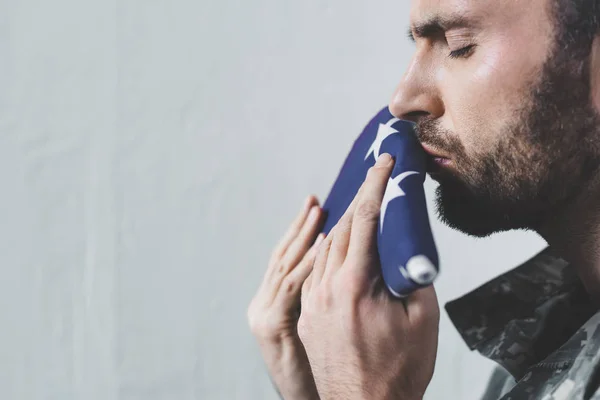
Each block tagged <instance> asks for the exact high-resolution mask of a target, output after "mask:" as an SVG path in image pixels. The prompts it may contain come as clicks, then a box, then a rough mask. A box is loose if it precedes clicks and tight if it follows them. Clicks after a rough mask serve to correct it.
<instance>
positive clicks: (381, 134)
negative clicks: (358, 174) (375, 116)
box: [365, 118, 400, 160]
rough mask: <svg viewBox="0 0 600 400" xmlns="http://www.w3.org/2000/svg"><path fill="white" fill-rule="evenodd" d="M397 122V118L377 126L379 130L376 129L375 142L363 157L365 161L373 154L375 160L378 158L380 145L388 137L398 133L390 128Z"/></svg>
mask: <svg viewBox="0 0 600 400" xmlns="http://www.w3.org/2000/svg"><path fill="white" fill-rule="evenodd" d="M398 121H400V120H399V119H398V118H392V119H390V120H389V121H388V122H387V123H386V124H385V125H384V124H381V123H380V124H379V129H377V136H376V137H375V141H374V142H373V144H372V145H371V147H370V148H369V151H368V152H367V155H366V156H365V160H366V159H367V158H369V156H370V155H371V154H372V153H375V159H376V160H377V159H378V158H379V151H380V149H381V144H382V143H383V141H384V140H385V139H386V138H387V137H388V136H390V135H393V134H394V133H398V131H397V130H396V129H394V128H393V127H392V125H393V124H395V123H396V122H398Z"/></svg>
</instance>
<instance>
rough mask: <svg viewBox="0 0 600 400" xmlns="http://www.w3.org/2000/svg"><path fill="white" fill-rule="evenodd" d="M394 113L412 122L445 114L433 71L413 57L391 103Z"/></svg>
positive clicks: (390, 107)
mask: <svg viewBox="0 0 600 400" xmlns="http://www.w3.org/2000/svg"><path fill="white" fill-rule="evenodd" d="M389 109H390V112H391V113H392V115H394V116H395V117H396V118H400V119H405V120H408V121H412V122H419V120H421V119H436V118H440V117H441V116H442V115H443V114H444V104H443V102H442V99H441V97H440V95H439V91H438V89H437V88H436V84H435V80H434V76H433V73H432V72H431V71H428V69H427V68H425V66H423V65H419V61H418V59H413V61H412V62H411V64H410V66H409V68H408V69H407V70H406V72H405V73H404V76H403V77H402V80H401V81H400V83H399V84H398V86H397V87H396V90H395V92H394V95H393V97H392V100H391V102H390V104H389Z"/></svg>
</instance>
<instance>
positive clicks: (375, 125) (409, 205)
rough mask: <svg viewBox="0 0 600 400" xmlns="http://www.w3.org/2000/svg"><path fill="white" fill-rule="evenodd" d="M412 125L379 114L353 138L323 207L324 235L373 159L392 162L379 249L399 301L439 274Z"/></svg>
mask: <svg viewBox="0 0 600 400" xmlns="http://www.w3.org/2000/svg"><path fill="white" fill-rule="evenodd" d="M414 129H415V126H414V124H413V123H411V122H409V121H403V120H399V119H397V118H395V117H394V116H393V115H392V114H391V113H390V111H389V109H388V108H387V107H385V108H384V109H383V110H381V111H380V112H379V113H378V114H377V115H376V116H375V117H374V118H373V119H372V120H371V121H370V122H369V123H368V124H367V126H366V127H365V129H364V130H363V132H362V133H361V134H360V136H359V137H358V138H357V139H356V140H355V142H354V145H353V146H352V149H351V151H350V153H349V154H348V156H347V158H346V160H345V162H344V164H343V166H342V169H341V171H340V172H339V175H338V177H337V179H336V181H335V183H334V184H333V187H332V189H331V191H330V193H329V195H328V197H327V199H326V200H325V203H324V205H323V209H324V210H325V212H326V215H327V219H326V221H325V225H324V228H323V232H325V233H329V231H330V230H331V229H332V228H333V227H334V226H335V224H336V223H337V222H338V221H339V219H340V218H341V217H342V215H343V214H344V212H345V211H346V209H347V208H348V206H349V205H350V203H351V202H352V200H353V199H354V196H355V195H356V193H357V192H358V189H359V188H360V186H361V184H362V183H363V182H364V180H365V178H366V176H367V172H368V170H369V168H370V167H372V166H373V165H374V164H375V161H376V159H377V157H379V155H380V154H383V153H389V154H390V155H392V156H393V157H394V159H395V166H394V170H393V172H392V176H391V178H390V180H389V181H388V185H387V189H386V191H385V195H384V198H383V202H382V205H381V216H380V221H379V227H378V237H377V243H378V251H379V257H380V261H381V268H382V274H383V279H384V281H385V283H386V285H387V287H388V289H389V290H390V292H391V293H392V294H393V295H395V296H397V297H404V296H407V295H408V294H410V293H411V292H413V291H414V290H416V289H418V288H421V287H425V286H428V285H430V284H431V283H432V282H433V281H434V279H435V278H436V276H437V275H438V272H439V260H438V254H437V249H436V246H435V242H434V239H433V234H432V232H431V226H430V223H429V216H428V214H427V205H426V202H425V191H424V188H423V183H424V181H425V174H426V159H427V158H426V157H427V155H426V153H425V151H424V150H423V148H422V147H421V144H420V143H419V141H418V140H417V138H416V135H415V131H414Z"/></svg>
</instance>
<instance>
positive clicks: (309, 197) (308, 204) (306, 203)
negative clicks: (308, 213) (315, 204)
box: [304, 196, 312, 210]
mask: <svg viewBox="0 0 600 400" xmlns="http://www.w3.org/2000/svg"><path fill="white" fill-rule="evenodd" d="M311 200H312V196H308V197H307V198H306V200H304V209H305V210H307V209H308V207H310V203H311Z"/></svg>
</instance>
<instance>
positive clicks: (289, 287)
mask: <svg viewBox="0 0 600 400" xmlns="http://www.w3.org/2000/svg"><path fill="white" fill-rule="evenodd" d="M299 286H300V285H299V282H298V279H296V278H294V277H290V276H289V275H288V276H286V277H285V278H284V279H283V281H282V283H281V290H283V291H284V293H286V294H288V295H291V294H294V293H296V292H297V291H298V289H299Z"/></svg>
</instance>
